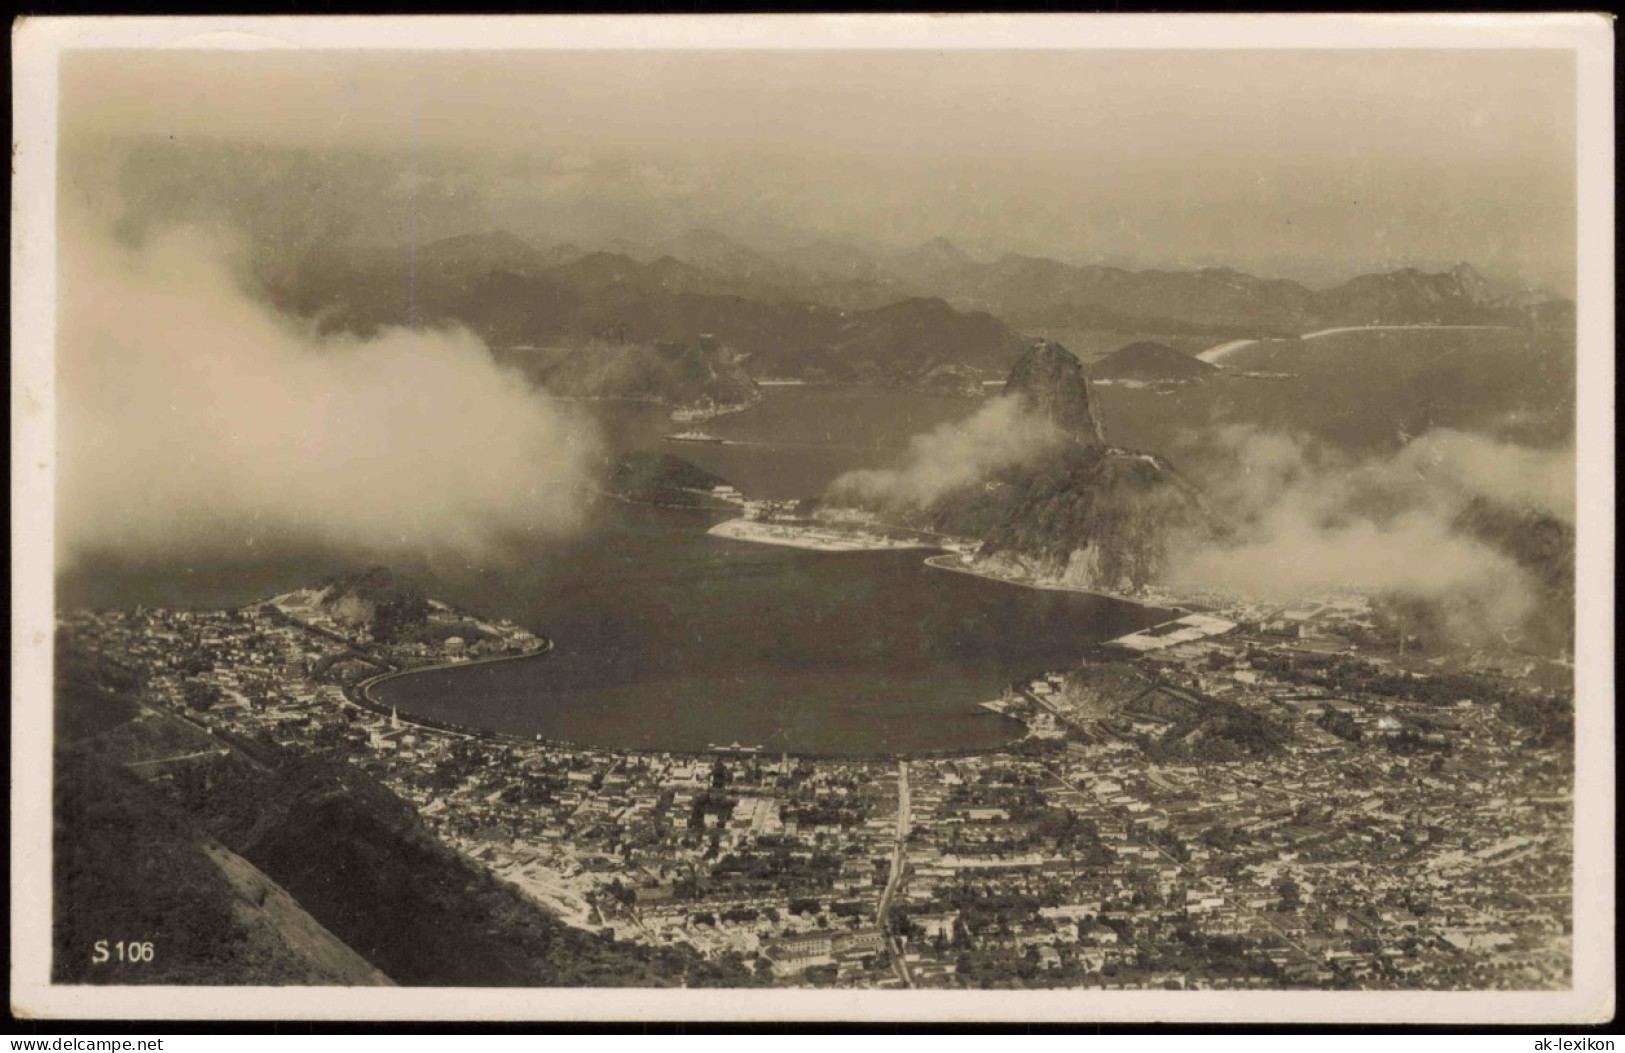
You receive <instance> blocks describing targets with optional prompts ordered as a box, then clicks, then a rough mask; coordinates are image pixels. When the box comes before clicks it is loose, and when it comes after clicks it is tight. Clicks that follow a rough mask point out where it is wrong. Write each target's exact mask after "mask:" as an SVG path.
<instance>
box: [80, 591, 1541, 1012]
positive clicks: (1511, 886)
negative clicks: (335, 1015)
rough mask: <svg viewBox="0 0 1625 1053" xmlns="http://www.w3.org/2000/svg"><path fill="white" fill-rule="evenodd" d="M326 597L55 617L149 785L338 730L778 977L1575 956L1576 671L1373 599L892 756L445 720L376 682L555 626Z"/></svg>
mask: <svg viewBox="0 0 1625 1053" xmlns="http://www.w3.org/2000/svg"><path fill="white" fill-rule="evenodd" d="M1164 599H1172V597H1165V598H1164ZM319 600H320V594H319V591H318V590H305V591H302V592H296V593H291V594H288V595H285V596H279V597H276V598H274V599H273V600H271V601H269V602H266V603H262V604H257V605H252V606H249V607H246V608H242V609H237V610H224V611H195V610H157V609H145V608H140V609H135V610H128V611H100V612H91V611H75V612H65V613H63V615H62V616H61V617H60V619H59V629H60V634H61V639H62V641H63V642H64V644H65V645H69V646H72V647H73V648H75V649H76V650H78V651H81V652H84V653H92V654H96V655H98V656H102V657H104V658H106V659H109V660H112V661H115V662H117V663H119V664H120V665H122V666H123V667H125V668H127V669H128V670H130V671H131V672H132V673H133V674H134V675H135V676H136V678H137V679H138V681H139V683H140V685H141V688H140V691H141V696H140V697H141V701H142V710H141V713H140V715H139V716H138V718H137V719H136V721H134V722H133V724H132V725H131V726H130V729H129V730H128V731H126V732H124V733H122V737H120V738H116V739H114V740H113V741H112V742H110V744H109V745H108V746H107V747H106V748H107V749H109V750H111V751H112V752H113V753H114V754H115V755H116V756H117V759H119V760H121V761H123V762H124V763H125V764H126V765H127V766H128V767H129V768H130V769H131V770H133V771H135V772H137V773H138V774H140V775H141V776H143V777H144V778H146V779H147V780H149V781H150V784H151V785H153V786H154V787H157V788H159V789H160V790H162V789H163V788H164V787H166V786H174V785H179V784H180V783H181V782H184V781H186V780H196V779H199V778H209V777H211V776H210V774H209V773H210V772H211V771H212V770H213V769H214V768H215V766H219V765H225V764H229V763H230V762H231V759H232V756H233V755H234V754H236V753H238V752H240V751H245V750H246V751H249V752H252V750H253V749H254V748H255V744H263V745H265V746H266V747H270V746H271V745H272V744H274V745H275V746H276V747H280V748H281V749H283V750H287V751H291V752H293V753H296V754H297V753H304V752H308V753H312V754H320V755H323V756H326V757H329V758H342V759H344V760H345V761H347V762H348V763H349V764H351V765H354V766H355V767H357V768H359V769H362V770H363V771H365V772H366V773H369V774H370V775H371V776H373V777H375V778H376V779H377V780H378V781H379V782H381V783H382V784H383V785H384V786H386V787H388V789H389V790H390V791H392V792H393V793H394V794H395V795H396V796H398V797H399V798H401V799H402V800H404V801H407V802H410V804H411V805H412V807H413V808H415V809H416V811H417V813H418V815H419V816H420V817H421V818H422V820H423V821H424V822H425V823H426V824H427V825H428V826H429V828H430V829H431V830H432V831H433V832H434V834H435V836H437V837H438V838H439V839H440V840H441V841H442V842H443V843H445V844H446V845H449V846H451V847H453V848H455V849H456V850H457V851H458V852H460V853H462V854H463V855H464V856H465V857H466V858H468V859H470V860H472V861H474V862H475V863H477V864H478V865H479V866H481V867H483V868H485V869H486V870H487V871H488V872H489V873H491V874H493V875H495V876H496V877H498V878H500V879H501V880H503V881H505V882H508V883H510V884H511V885H512V886H514V887H516V888H518V889H519V890H521V891H522V892H523V893H524V894H525V895H526V896H527V897H529V898H530V899H532V900H533V901H535V902H536V903H538V904H541V905H542V906H544V907H545V908H546V909H547V910H548V911H550V912H552V913H553V914H555V915H556V916H557V917H558V918H560V919H562V920H564V921H565V922H567V923H568V924H569V925H572V926H576V927H579V928H582V929H586V930H589V931H592V932H595V933H603V932H606V931H607V932H608V933H612V934H613V936H614V938H615V939H616V940H617V941H630V942H632V943H637V944H647V945H651V946H657V947H675V948H684V949H685V951H692V952H695V953H698V954H699V955H701V956H704V957H705V958H708V959H715V960H717V961H719V962H725V963H727V964H728V965H729V966H730V967H738V968H740V969H743V970H746V971H745V972H740V973H738V975H741V976H749V977H751V978H752V979H753V982H756V983H762V984H781V985H817V986H837V987H879V988H892V987H919V988H929V987H989V986H995V987H1014V986H1020V987H1100V988H1108V989H1111V988H1115V989H1144V988H1158V989H1162V988H1170V989H1172V988H1184V989H1198V988H1275V989H1281V988H1287V989H1290V988H1375V989H1398V988H1420V989H1468V988H1472V989H1481V988H1492V989H1493V988H1505V989H1536V988H1546V989H1549V988H1558V987H1563V986H1566V985H1567V984H1568V983H1569V982H1570V968H1571V966H1570V941H1571V938H1572V907H1571V902H1570V890H1571V887H1572V882H1571V869H1572V843H1571V842H1572V833H1571V831H1572V813H1573V805H1572V787H1573V765H1572V759H1571V750H1572V730H1571V725H1570V724H1569V723H1568V720H1569V719H1570V718H1569V716H1566V715H1565V710H1564V707H1565V706H1568V707H1570V708H1569V710H1568V711H1567V712H1569V713H1571V712H1572V697H1571V694H1569V693H1567V692H1565V691H1564V690H1563V689H1562V688H1561V687H1556V688H1554V687H1550V686H1542V682H1541V678H1542V676H1544V675H1546V674H1549V672H1550V670H1549V669H1545V668H1544V665H1543V666H1542V668H1541V669H1536V668H1535V665H1534V664H1529V665H1525V666H1522V667H1520V666H1518V665H1517V664H1516V663H1515V662H1514V663H1513V664H1512V665H1511V666H1508V665H1507V664H1506V663H1505V662H1504V661H1503V662H1501V663H1500V664H1498V665H1497V664H1494V663H1490V662H1488V661H1487V659H1484V658H1483V657H1482V656H1481V657H1480V658H1478V659H1473V658H1471V657H1468V658H1462V657H1461V656H1451V657H1450V658H1449V659H1448V660H1447V659H1446V658H1444V657H1440V656H1434V657H1431V658H1428V657H1422V656H1418V655H1415V654H1412V655H1408V656H1406V655H1401V654H1399V653H1398V651H1397V649H1390V650H1387V651H1383V650H1382V649H1381V648H1377V647H1371V646H1367V647H1366V648H1364V649H1362V647H1361V646H1359V645H1358V644H1357V643H1356V641H1362V640H1364V641H1367V642H1368V643H1369V641H1370V640H1371V639H1372V638H1373V637H1372V634H1374V633H1375V632H1376V623H1375V622H1374V621H1373V618H1372V612H1371V609H1370V605H1369V603H1368V602H1367V601H1366V599H1365V598H1364V597H1361V596H1357V595H1335V596H1327V597H1317V598H1315V599H1314V600H1313V601H1305V602H1304V603H1301V604H1295V605H1292V606H1290V607H1285V608H1282V607H1269V608H1266V607H1261V606H1257V605H1248V604H1244V603H1239V602H1231V603H1230V604H1229V605H1218V606H1208V607H1206V608H1204V609H1203V610H1202V611H1201V613H1200V614H1199V615H1195V616H1191V615H1183V616H1181V617H1180V618H1179V619H1177V620H1174V621H1171V622H1169V623H1167V624H1166V625H1165V626H1160V627H1156V628H1153V629H1152V630H1148V631H1145V632H1142V633H1137V634H1134V636H1133V637H1132V638H1130V639H1126V640H1124V641H1120V642H1117V643H1114V644H1112V645H1108V646H1106V647H1104V648H1100V649H1098V651H1096V652H1093V653H1091V654H1090V655H1089V656H1088V659H1087V660H1086V661H1085V662H1083V663H1082V664H1080V665H1079V666H1078V667H1077V668H1074V669H1058V670H1034V671H1033V672H1032V675H1031V677H1030V678H1027V679H1023V680H1021V681H1018V682H1015V683H1012V684H1011V685H1009V688H1008V689H1007V690H1006V691H1005V692H1004V694H1003V696H1002V697H1001V698H999V699H997V700H989V702H988V703H987V707H986V708H988V709H990V710H993V711H995V712H999V713H1002V714H1003V715H1004V716H1005V717H1006V718H1009V719H1015V720H1019V721H1021V722H1022V723H1023V724H1024V725H1026V728H1027V734H1026V735H1025V737H1023V738H1022V739H1020V740H1019V741H1017V742H1015V743H1013V744H1012V745H1010V746H1008V747H1006V748H1004V749H1001V750H996V751H990V752H985V753H978V754H972V755H956V756H944V755H937V756H932V755H916V756H898V757H885V758H840V757H808V756H795V755H787V754H780V753H769V752H765V751H763V750H760V749H753V748H748V747H738V748H733V747H719V748H717V749H715V750H713V751H710V752H708V753H705V754H703V755H701V754H678V753H668V752H652V751H645V752H639V751H631V750H619V749H604V748H592V747H589V746H577V745H571V744H565V743H553V742H544V741H535V740H527V739H525V738H523V737H516V736H504V735H497V734H492V733H488V732H484V731H479V730H477V729H473V728H460V727H454V726H449V725H444V724H440V725H431V724H430V723H429V722H426V721H422V720H418V719H416V718H414V717H413V716H412V715H411V714H408V713H401V712H398V711H394V710H392V709H389V708H387V707H384V706H382V705H380V704H379V703H377V702H375V701H374V700H373V697H372V695H371V694H370V691H369V689H370V687H371V685H372V684H373V683H375V682H376V681H377V680H378V679H379V678H381V677H387V676H392V675H401V674H403V673H405V672H408V671H410V670H413V669H418V668H425V667H431V666H435V665H440V664H445V663H474V662H481V661H495V660H509V659H514V660H535V661H546V660H547V659H546V658H545V657H541V655H543V654H544V653H545V651H546V650H547V649H548V647H549V644H548V642H547V641H546V640H544V639H543V638H541V637H539V636H537V635H535V634H534V633H533V632H531V631H529V630H527V629H524V628H521V627H519V626H517V625H514V624H512V623H510V622H505V621H494V620H490V619H485V618H481V617H479V616H476V615H474V614H471V613H469V612H465V611H460V610H456V609H454V608H452V607H449V606H447V605H445V604H441V603H438V602H436V601H432V600H431V601H427V602H426V606H425V612H424V614H423V617H422V622H421V625H420V626H418V627H417V628H415V629H414V631H412V632H411V633H407V634H389V642H379V641H378V640H377V639H375V631H376V625H377V622H376V618H374V619H372V620H371V621H367V620H364V619H347V618H346V617H344V611H343V609H342V605H340V607H338V608H337V609H335V607H334V605H333V604H331V603H323V602H319ZM1545 665H1549V663H1546V664H1545ZM989 719H995V718H992V717H990V718H989Z"/></svg>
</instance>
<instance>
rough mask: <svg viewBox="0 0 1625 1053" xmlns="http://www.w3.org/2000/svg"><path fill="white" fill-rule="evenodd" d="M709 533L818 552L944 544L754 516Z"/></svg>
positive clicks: (713, 529)
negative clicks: (763, 521) (778, 521)
mask: <svg viewBox="0 0 1625 1053" xmlns="http://www.w3.org/2000/svg"><path fill="white" fill-rule="evenodd" d="M707 533H709V534H711V535H713V536H715V537H725V538H728V539H730V540H733V541H754V542H756V543H758V544H763V545H784V546H787V547H789V548H807V549H813V550H815V551H818V552H886V551H892V550H897V549H934V548H940V547H941V546H940V545H936V544H932V543H929V542H925V541H896V540H892V539H889V538H885V537H879V536H876V535H874V534H867V533H849V532H846V531H837V530H831V529H829V528H827V527H817V526H811V525H802V524H791V523H762V522H757V521H755V520H751V519H730V520H728V521H726V522H723V523H718V524H717V525H716V526H714V527H712V528H711V529H710V530H709V531H707Z"/></svg>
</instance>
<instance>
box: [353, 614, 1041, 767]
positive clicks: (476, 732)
mask: <svg viewBox="0 0 1625 1053" xmlns="http://www.w3.org/2000/svg"><path fill="white" fill-rule="evenodd" d="M544 639H545V640H546V646H544V647H542V648H541V649H540V650H537V651H529V652H526V653H525V654H510V655H501V656H499V657H496V658H478V659H475V660H473V661H468V662H440V663H438V664H436V665H426V666H416V667H414V668H411V669H392V670H390V671H389V672H387V673H379V674H378V675H376V676H370V677H367V678H366V679H365V680H358V681H356V682H355V683H354V684H349V685H346V686H345V688H344V697H345V699H346V700H348V701H349V702H350V703H351V704H353V705H355V706H357V707H358V708H360V709H364V710H367V711H368V712H370V713H376V714H378V715H379V716H384V717H393V718H394V719H397V720H399V721H400V723H401V724H402V725H405V726H408V727H413V728H421V729H423V730H424V731H437V732H440V733H442V734H449V735H462V736H464V737H466V738H472V739H491V740H496V741H499V742H509V743H512V744H514V745H525V746H540V747H543V748H545V749H558V750H571V751H574V752H578V753H619V754H632V755H637V756H662V755H664V756H668V757H688V758H703V757H714V756H716V755H718V754H722V753H733V752H736V751H734V750H728V749H705V750H699V749H672V748H657V747H653V746H607V745H593V744H591V743H585V742H572V741H569V740H567V739H548V738H542V737H540V736H534V735H532V736H527V735H522V734H519V733H518V732H512V731H496V730H494V729H491V728H480V727H474V726H471V725H467V724H458V723H455V722H453V721H449V720H435V719H432V718H429V717H421V716H416V715H414V714H412V713H408V712H406V711H403V710H401V709H400V707H398V706H393V707H392V706H387V705H385V704H384V703H383V702H381V701H379V700H378V699H376V698H374V697H373V695H372V689H373V688H374V687H377V686H378V685H379V684H381V683H383V682H384V681H386V680H394V679H397V678H400V677H406V676H411V675H413V674H415V673H432V672H440V671H443V670H447V669H473V668H475V667H478V666H481V665H490V664H494V663H496V662H512V661H516V660H518V659H521V658H545V657H546V656H547V655H548V654H550V653H552V651H553V639H552V637H544ZM978 705H980V704H979V703H978ZM980 713H992V711H991V710H980V711H979V713H977V714H972V715H980ZM992 715H994V716H997V717H999V718H1000V719H1002V720H1006V721H1009V722H1010V723H1012V724H1015V725H1017V726H1019V727H1020V728H1022V729H1023V731H1025V730H1026V727H1027V725H1026V724H1024V723H1023V722H1022V721H1020V720H1017V719H1016V718H1015V717H1012V716H1009V715H1007V714H1004V713H993V714H992ZM1026 741H1028V736H1027V735H1026V734H1022V735H1019V736H1017V737H1015V738H1013V739H1011V740H1010V741H1009V742H1005V743H1001V744H999V745H997V746H959V747H945V748H942V749H934V750H908V751H892V752H887V751H880V752H876V753H831V752H820V751H816V750H794V749H779V750H769V749H767V748H766V747H765V746H764V747H762V748H761V749H760V751H759V752H758V753H757V754H756V755H758V756H769V755H771V754H774V753H777V754H781V755H783V756H786V757H795V758H797V759H805V760H819V761H850V762H852V763H866V762H875V761H887V762H889V761H897V760H909V759H911V758H915V757H920V758H941V759H947V758H953V757H982V756H989V755H992V754H999V753H1006V752H1009V751H1010V750H1012V749H1016V748H1018V747H1019V746H1020V745H1021V744H1022V743H1024V742H1026Z"/></svg>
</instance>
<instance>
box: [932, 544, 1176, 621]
mask: <svg viewBox="0 0 1625 1053" xmlns="http://www.w3.org/2000/svg"><path fill="white" fill-rule="evenodd" d="M954 558H955V557H953V556H947V555H942V556H927V557H926V558H925V565H926V566H928V567H935V568H936V569H937V570H951V571H953V572H954V573H955V574H969V575H970V576H971V577H973V578H981V579H982V580H984V581H997V582H1000V583H1002V584H1005V585H1020V586H1021V587H1022V588H1024V589H1038V590H1040V591H1043V592H1081V593H1082V594H1083V595H1085V596H1098V597H1100V598H1101V599H1103V600H1115V601H1117V602H1118V603H1127V604H1129V605H1131V606H1134V607H1139V608H1141V609H1142V610H1147V611H1170V610H1179V609H1182V608H1169V607H1158V606H1156V605H1155V604H1151V603H1147V602H1146V601H1144V600H1137V599H1133V598H1132V597H1129V596H1123V595H1120V594H1119V593H1115V592H1102V591H1101V590H1099V589H1086V588H1084V587H1083V586H1081V585H1056V584H1050V583H1048V582H1040V581H1022V580H1021V579H1019V578H1006V577H1003V576H1002V575H999V574H989V573H988V572H986V571H981V570H972V569H971V568H969V567H966V566H962V565H959V564H957V563H953V562H944V561H948V560H953V559H954Z"/></svg>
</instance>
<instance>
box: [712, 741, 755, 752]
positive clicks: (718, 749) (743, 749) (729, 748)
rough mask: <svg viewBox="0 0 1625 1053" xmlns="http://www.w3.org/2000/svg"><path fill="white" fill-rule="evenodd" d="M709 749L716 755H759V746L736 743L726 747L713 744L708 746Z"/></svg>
mask: <svg viewBox="0 0 1625 1053" xmlns="http://www.w3.org/2000/svg"><path fill="white" fill-rule="evenodd" d="M709 747H710V749H712V750H713V751H715V752H717V753H760V752H762V747H760V746H745V745H741V744H740V743H738V742H730V743H728V744H727V745H726V746H719V745H717V744H716V743H715V742H713V743H710V744H709Z"/></svg>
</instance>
